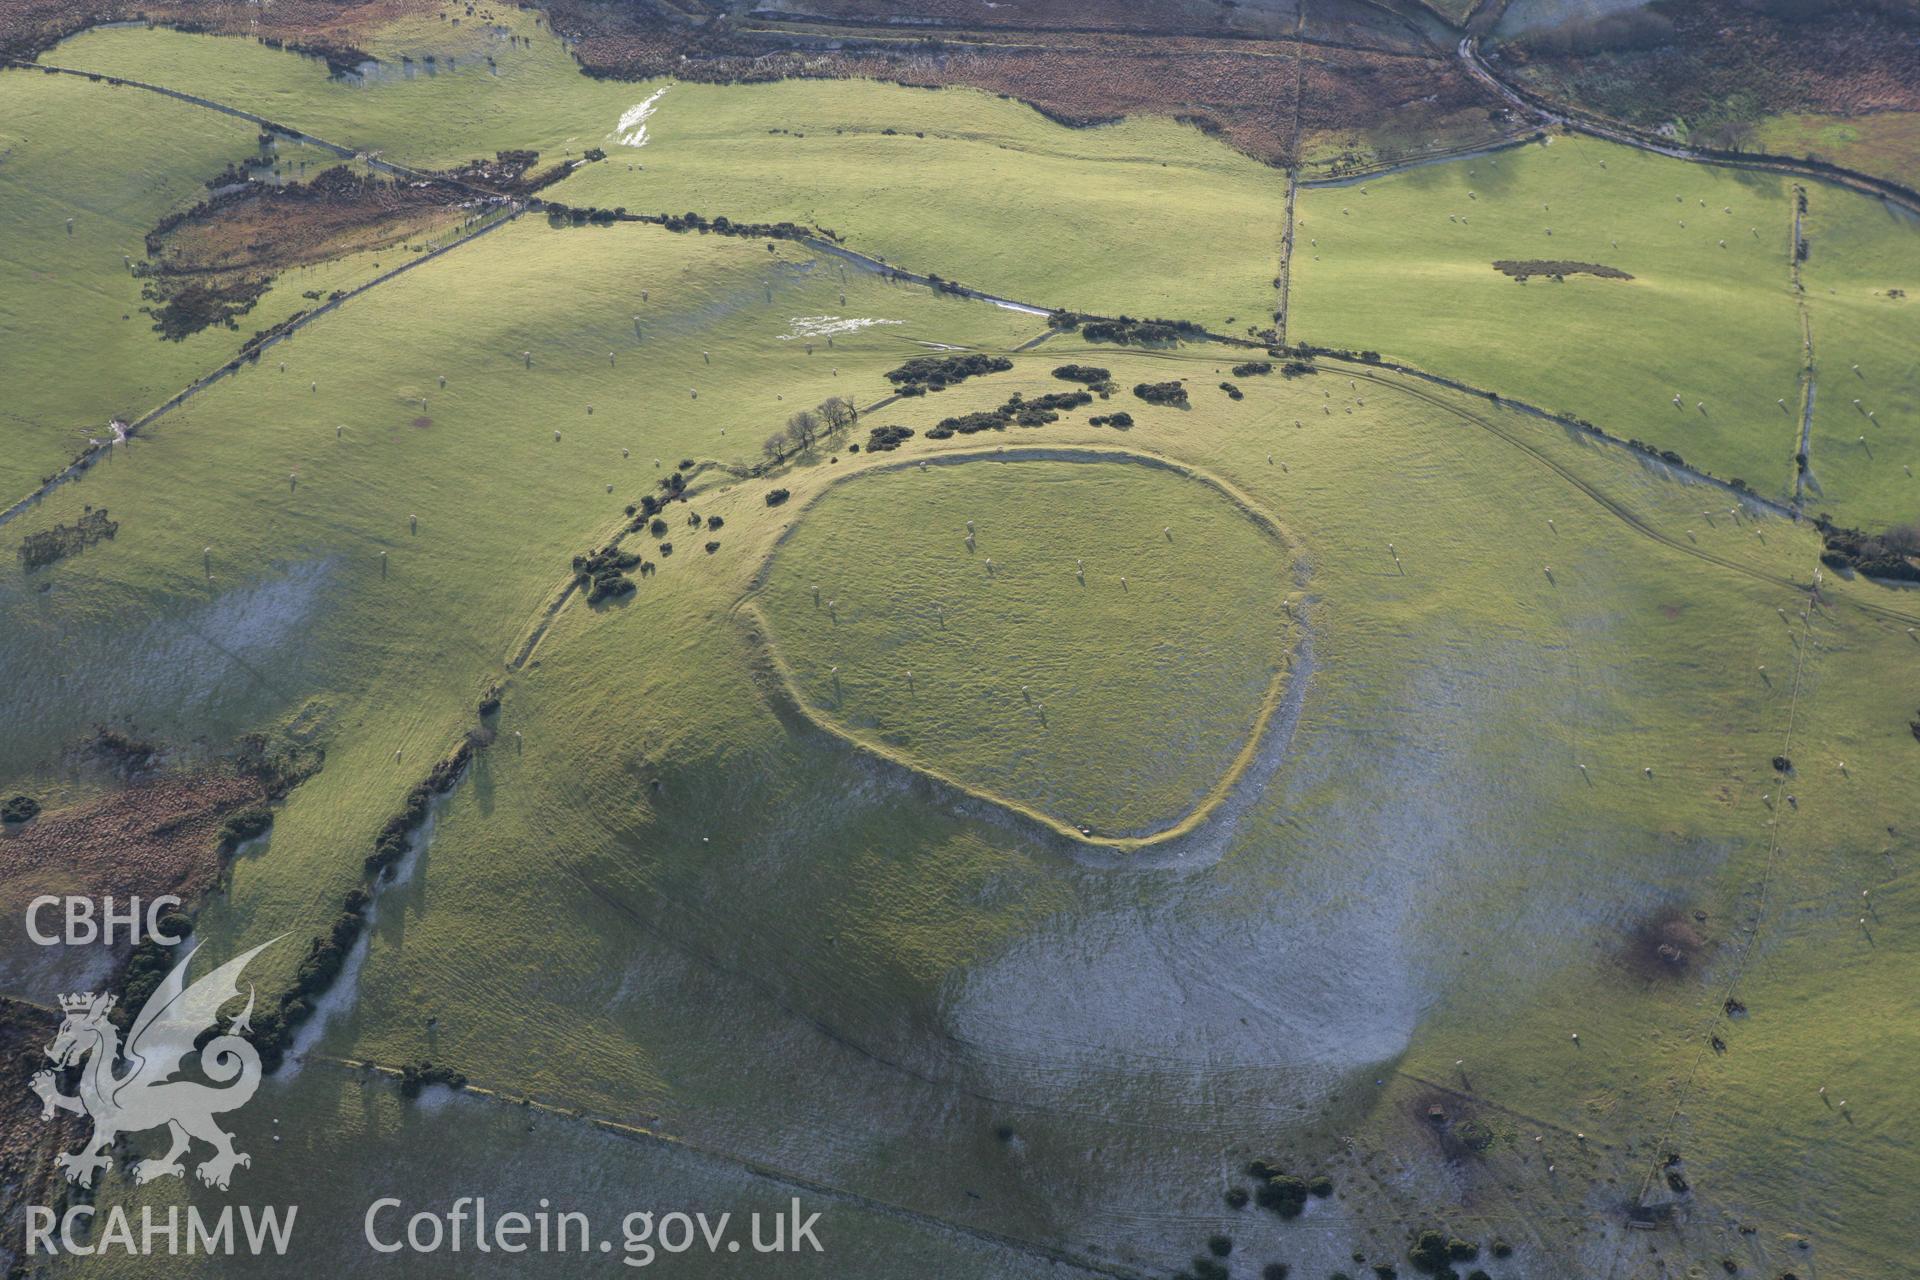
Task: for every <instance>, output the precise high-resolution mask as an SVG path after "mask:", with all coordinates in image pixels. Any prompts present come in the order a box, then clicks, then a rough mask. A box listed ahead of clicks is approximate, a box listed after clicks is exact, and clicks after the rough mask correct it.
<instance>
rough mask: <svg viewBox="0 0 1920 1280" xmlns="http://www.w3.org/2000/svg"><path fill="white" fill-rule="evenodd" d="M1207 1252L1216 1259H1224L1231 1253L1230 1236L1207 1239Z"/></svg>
mask: <svg viewBox="0 0 1920 1280" xmlns="http://www.w3.org/2000/svg"><path fill="white" fill-rule="evenodd" d="M1207 1252H1208V1253H1210V1254H1212V1255H1213V1256H1214V1257H1216V1258H1224V1257H1226V1256H1227V1255H1228V1254H1230V1253H1232V1252H1233V1237H1232V1236H1209V1237H1207Z"/></svg>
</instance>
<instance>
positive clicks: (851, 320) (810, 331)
mask: <svg viewBox="0 0 1920 1280" xmlns="http://www.w3.org/2000/svg"><path fill="white" fill-rule="evenodd" d="M903 323H905V322H904V321H901V320H875V319H872V318H871V317H868V316H795V317H794V318H793V319H792V320H791V321H789V322H788V328H787V331H786V332H785V333H783V334H781V335H780V341H782V342H792V341H793V340H794V339H796V338H832V337H836V336H838V335H840V334H843V333H858V332H860V330H862V329H870V328H872V327H873V326H874V325H879V324H903Z"/></svg>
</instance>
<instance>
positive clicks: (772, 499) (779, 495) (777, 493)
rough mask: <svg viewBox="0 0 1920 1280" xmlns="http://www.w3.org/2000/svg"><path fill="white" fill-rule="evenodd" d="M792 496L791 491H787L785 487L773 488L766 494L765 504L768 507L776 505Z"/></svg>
mask: <svg viewBox="0 0 1920 1280" xmlns="http://www.w3.org/2000/svg"><path fill="white" fill-rule="evenodd" d="M792 496H793V495H792V494H791V493H788V492H787V491H786V490H785V489H775V490H773V491H771V492H770V493H768V494H767V505H768V506H770V507H777V506H779V505H780V504H781V503H783V502H785V501H786V500H787V499H788V498H791V497H792Z"/></svg>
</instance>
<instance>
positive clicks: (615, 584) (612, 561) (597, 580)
mask: <svg viewBox="0 0 1920 1280" xmlns="http://www.w3.org/2000/svg"><path fill="white" fill-rule="evenodd" d="M653 524H654V527H655V528H654V531H655V532H656V533H665V532H666V531H667V526H666V523H665V522H664V521H661V520H655V521H654V522H653ZM641 565H642V561H641V559H640V557H639V556H637V555H635V554H633V552H631V551H621V550H619V549H618V548H616V547H612V546H606V547H600V548H597V549H595V550H593V551H588V552H586V553H584V554H582V555H577V556H575V557H574V558H573V580H574V581H575V582H576V583H578V584H579V585H580V588H581V590H583V591H585V592H586V593H587V603H588V604H599V603H600V602H601V601H603V600H617V599H619V598H620V597H621V596H626V595H632V594H633V591H634V586H633V579H632V578H629V577H628V576H627V574H628V573H630V572H631V571H633V570H634V569H639V568H641ZM643 572H644V570H643Z"/></svg>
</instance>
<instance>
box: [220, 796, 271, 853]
mask: <svg viewBox="0 0 1920 1280" xmlns="http://www.w3.org/2000/svg"><path fill="white" fill-rule="evenodd" d="M272 825H273V811H272V810H271V809H267V808H264V807H262V806H260V805H251V806H249V807H247V808H245V809H242V810H240V811H239V812H238V813H232V814H228V815H227V820H226V821H225V822H223V823H221V824H220V852H221V853H232V852H233V851H234V850H235V849H237V848H239V847H240V846H241V845H243V844H245V843H246V842H247V841H249V840H251V839H253V838H254V837H255V836H260V835H265V834H266V832H267V828H269V827H271V826H272Z"/></svg>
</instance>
